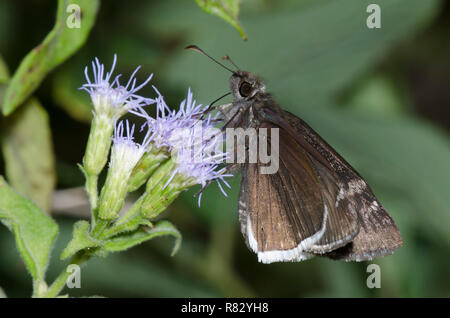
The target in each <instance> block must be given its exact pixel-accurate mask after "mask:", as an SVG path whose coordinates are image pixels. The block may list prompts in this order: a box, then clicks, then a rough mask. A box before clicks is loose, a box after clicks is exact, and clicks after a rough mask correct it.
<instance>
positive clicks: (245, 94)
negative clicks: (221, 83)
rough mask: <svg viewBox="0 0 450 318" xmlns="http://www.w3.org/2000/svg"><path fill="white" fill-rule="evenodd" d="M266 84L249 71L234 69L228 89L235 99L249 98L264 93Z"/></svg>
mask: <svg viewBox="0 0 450 318" xmlns="http://www.w3.org/2000/svg"><path fill="white" fill-rule="evenodd" d="M265 90H266V85H265V84H264V83H263V82H262V81H261V80H260V79H259V78H258V77H256V76H255V75H253V74H252V73H251V72H246V71H236V72H234V73H233V75H231V78H230V91H231V94H232V95H233V98H234V100H235V101H240V100H241V101H243V100H250V99H252V98H253V97H254V96H255V95H257V94H258V93H264V92H265Z"/></svg>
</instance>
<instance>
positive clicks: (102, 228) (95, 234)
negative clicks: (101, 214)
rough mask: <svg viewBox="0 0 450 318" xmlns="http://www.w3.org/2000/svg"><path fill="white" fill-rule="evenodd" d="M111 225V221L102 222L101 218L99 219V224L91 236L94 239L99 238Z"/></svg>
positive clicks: (97, 223) (96, 224) (95, 226)
mask: <svg viewBox="0 0 450 318" xmlns="http://www.w3.org/2000/svg"><path fill="white" fill-rule="evenodd" d="M110 223H111V221H110V220H102V219H100V218H99V219H97V222H96V223H95V225H94V227H93V228H92V231H91V235H92V236H93V237H94V238H98V237H99V236H100V235H101V234H102V233H103V231H105V230H106V229H107V228H108V226H109V224H110Z"/></svg>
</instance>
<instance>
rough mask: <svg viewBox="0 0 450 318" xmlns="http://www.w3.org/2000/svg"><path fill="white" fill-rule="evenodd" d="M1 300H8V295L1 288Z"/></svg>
mask: <svg viewBox="0 0 450 318" xmlns="http://www.w3.org/2000/svg"><path fill="white" fill-rule="evenodd" d="M0 298H8V296H6V293H5V292H4V291H3V289H2V288H1V287H0Z"/></svg>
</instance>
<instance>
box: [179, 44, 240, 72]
mask: <svg viewBox="0 0 450 318" xmlns="http://www.w3.org/2000/svg"><path fill="white" fill-rule="evenodd" d="M184 49H185V50H193V51H197V52H200V53H202V54H203V55H205V56H206V57H208V58H210V59H211V60H213V61H214V62H216V63H217V64H219V65H220V66H222V67H223V68H224V69H226V70H227V71H230V72H231V73H233V74H234V73H235V72H234V71H233V70H231V69H230V68H228V67H226V66H225V65H223V64H222V63H220V62H219V61H217V60H216V59H215V58H213V57H212V56H210V55H208V54H207V53H206V52H205V51H203V50H202V49H201V48H199V47H198V46H197V45H188V46H186V47H185V48H184Z"/></svg>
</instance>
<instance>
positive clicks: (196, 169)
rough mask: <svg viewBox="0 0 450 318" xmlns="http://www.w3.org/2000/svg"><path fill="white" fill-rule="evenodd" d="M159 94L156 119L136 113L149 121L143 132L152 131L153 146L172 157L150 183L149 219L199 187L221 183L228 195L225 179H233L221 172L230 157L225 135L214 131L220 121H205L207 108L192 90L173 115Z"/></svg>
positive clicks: (146, 210)
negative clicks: (188, 190)
mask: <svg viewBox="0 0 450 318" xmlns="http://www.w3.org/2000/svg"><path fill="white" fill-rule="evenodd" d="M157 93H158V97H157V99H156V103H157V114H156V118H152V117H150V116H149V115H148V114H147V113H145V111H143V110H142V109H140V110H139V111H136V112H134V113H135V114H137V115H139V116H141V117H144V118H145V119H146V120H147V121H146V123H145V124H144V126H143V128H146V129H147V130H148V134H149V140H150V146H151V147H155V148H157V149H160V150H161V151H165V152H167V153H168V154H170V159H169V160H168V162H166V163H165V164H163V165H162V166H161V167H160V168H158V170H156V172H155V173H154V175H152V177H151V178H150V179H149V181H148V183H147V187H146V192H147V197H146V198H145V199H144V200H143V203H142V208H141V212H142V213H143V214H144V215H145V216H146V217H154V216H156V215H157V214H159V213H160V212H162V211H163V210H164V209H165V208H166V207H167V206H168V204H170V202H172V200H173V199H174V198H175V197H176V196H178V194H179V193H180V192H181V191H184V190H186V189H187V188H189V187H191V186H193V185H196V184H200V185H202V186H206V185H207V184H209V183H210V182H212V181H217V182H218V184H219V187H220V188H221V190H222V192H223V193H224V194H225V195H226V193H225V191H223V187H222V186H221V183H223V184H225V185H226V186H228V187H229V184H228V183H227V182H226V181H225V179H224V178H225V177H228V176H231V175H229V174H224V172H225V169H220V168H219V165H220V164H221V163H223V162H224V161H225V159H226V153H224V152H223V151H222V147H223V134H222V132H221V131H220V130H219V129H217V128H215V127H214V124H215V122H216V119H217V118H216V117H212V116H211V115H208V116H207V117H206V119H205V120H201V115H203V114H204V111H205V110H206V109H207V106H202V105H197V104H196V102H195V100H194V99H193V95H192V92H191V90H190V89H189V90H188V96H187V98H186V99H185V100H183V102H182V103H181V104H180V109H179V110H178V111H170V109H169V108H168V107H167V105H166V104H165V102H164V99H163V97H162V96H161V94H160V93H159V92H157ZM200 198H201V196H200V197H199V202H200Z"/></svg>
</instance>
